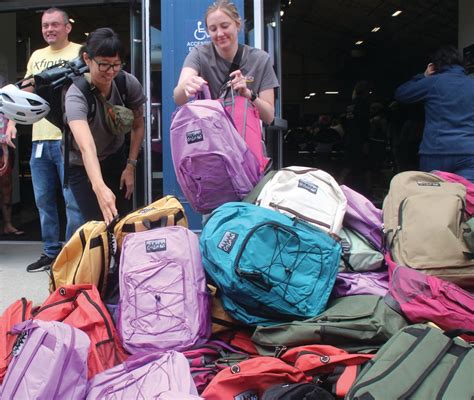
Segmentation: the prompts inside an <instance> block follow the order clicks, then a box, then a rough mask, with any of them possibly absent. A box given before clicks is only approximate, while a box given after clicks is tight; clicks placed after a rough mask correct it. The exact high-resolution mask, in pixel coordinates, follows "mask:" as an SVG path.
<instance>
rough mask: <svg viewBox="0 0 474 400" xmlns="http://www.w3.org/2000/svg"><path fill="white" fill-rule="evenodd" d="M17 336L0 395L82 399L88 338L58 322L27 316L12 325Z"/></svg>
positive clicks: (51, 399)
mask: <svg viewBox="0 0 474 400" xmlns="http://www.w3.org/2000/svg"><path fill="white" fill-rule="evenodd" d="M13 332H14V333H18V334H19V336H18V339H17V341H16V343H15V346H14V347H13V359H12V361H11V364H10V366H9V368H8V372H7V375H6V376H5V380H4V381H3V386H2V387H1V389H0V398H1V399H35V400H55V399H58V400H59V399H68V400H75V399H77V400H82V399H84V395H85V392H86V385H87V355H88V352H89V346H90V339H89V338H88V336H87V335H86V334H85V333H84V332H82V331H81V330H79V329H77V328H74V327H72V326H70V325H67V324H64V323H62V322H56V321H53V322H45V321H39V320H28V321H25V322H22V323H20V324H17V325H15V326H14V327H13Z"/></svg>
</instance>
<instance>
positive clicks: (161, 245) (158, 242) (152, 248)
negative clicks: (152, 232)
mask: <svg viewBox="0 0 474 400" xmlns="http://www.w3.org/2000/svg"><path fill="white" fill-rule="evenodd" d="M145 248H146V252H147V253H156V252H157V251H165V250H166V239H154V240H147V241H145Z"/></svg>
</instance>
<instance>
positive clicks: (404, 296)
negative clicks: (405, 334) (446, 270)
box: [387, 256, 474, 331]
mask: <svg viewBox="0 0 474 400" xmlns="http://www.w3.org/2000/svg"><path fill="white" fill-rule="evenodd" d="M387 257H388V256H387ZM387 263H388V264H389V266H390V272H391V275H390V284H389V286H390V289H389V296H388V297H387V300H389V301H392V300H393V302H394V305H393V307H394V308H395V309H399V310H400V312H401V313H402V314H403V315H405V316H406V318H407V319H408V320H409V321H410V322H412V323H423V322H428V321H430V322H433V323H435V324H436V325H437V326H439V327H440V328H441V329H444V330H452V329H466V330H471V331H474V313H473V310H474V294H473V293H470V292H468V291H466V290H463V289H461V288H460V287H459V286H457V285H456V284H454V283H452V282H448V281H445V280H443V279H439V278H437V277H436V276H431V275H426V274H423V273H421V272H419V271H417V270H414V269H412V268H407V267H402V266H401V265H395V264H394V263H393V262H392V261H391V260H388V261H387ZM390 304H392V303H390Z"/></svg>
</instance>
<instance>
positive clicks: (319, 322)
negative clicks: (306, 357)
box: [252, 295, 407, 355]
mask: <svg viewBox="0 0 474 400" xmlns="http://www.w3.org/2000/svg"><path fill="white" fill-rule="evenodd" d="M405 326H407V321H406V320H405V318H404V317H403V316H402V315H400V313H398V312H397V311H395V310H393V309H392V308H391V307H389V306H388V305H387V304H386V303H385V301H384V298H383V297H380V296H374V295H355V296H346V297H340V298H337V299H334V300H330V301H329V303H328V305H327V309H326V310H325V311H324V312H322V313H321V314H319V315H317V316H316V317H314V318H310V319H307V320H305V321H293V322H289V323H285V324H279V325H273V326H258V327H257V329H256V330H255V332H254V334H253V336H252V341H253V342H254V343H255V345H256V346H257V349H258V352H259V353H260V354H263V355H274V354H277V353H278V352H280V351H281V349H282V348H284V347H294V346H302V345H308V344H309V345H310V344H329V345H332V346H337V347H340V348H341V349H344V350H346V351H349V352H361V351H364V352H366V351H373V350H377V349H378V348H380V347H381V346H382V345H383V344H384V343H385V342H386V341H387V340H388V339H390V338H391V337H392V336H393V335H394V334H395V333H397V332H398V331H399V330H400V329H401V328H403V327H405Z"/></svg>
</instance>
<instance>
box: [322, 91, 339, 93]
mask: <svg viewBox="0 0 474 400" xmlns="http://www.w3.org/2000/svg"><path fill="white" fill-rule="evenodd" d="M324 94H339V92H331V91H329V92H324Z"/></svg>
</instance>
